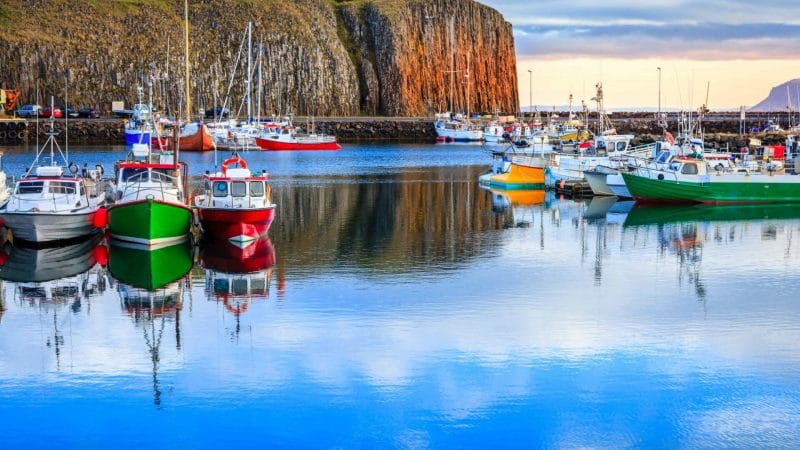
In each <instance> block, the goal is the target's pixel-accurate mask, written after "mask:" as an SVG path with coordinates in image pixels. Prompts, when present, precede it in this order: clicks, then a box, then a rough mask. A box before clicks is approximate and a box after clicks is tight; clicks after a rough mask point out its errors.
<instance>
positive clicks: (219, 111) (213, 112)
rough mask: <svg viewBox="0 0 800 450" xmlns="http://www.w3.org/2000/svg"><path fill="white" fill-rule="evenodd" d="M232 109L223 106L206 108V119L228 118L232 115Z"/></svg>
mask: <svg viewBox="0 0 800 450" xmlns="http://www.w3.org/2000/svg"><path fill="white" fill-rule="evenodd" d="M230 115H231V111H230V110H229V109H228V108H223V107H222V106H217V107H216V108H209V109H207V110H206V119H213V118H214V117H216V118H219V119H227V118H228V117H230Z"/></svg>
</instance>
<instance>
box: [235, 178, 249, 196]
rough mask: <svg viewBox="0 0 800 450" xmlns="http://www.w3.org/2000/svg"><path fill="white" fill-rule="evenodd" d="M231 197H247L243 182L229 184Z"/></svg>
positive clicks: (245, 185) (245, 186)
mask: <svg viewBox="0 0 800 450" xmlns="http://www.w3.org/2000/svg"><path fill="white" fill-rule="evenodd" d="M231 195H232V196H234V197H245V196H247V183H245V182H244V181H233V182H231Z"/></svg>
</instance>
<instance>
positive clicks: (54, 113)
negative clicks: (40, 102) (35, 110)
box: [39, 106, 64, 119]
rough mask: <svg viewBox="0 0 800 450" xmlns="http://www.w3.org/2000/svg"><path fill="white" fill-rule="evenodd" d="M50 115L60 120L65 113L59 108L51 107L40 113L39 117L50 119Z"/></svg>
mask: <svg viewBox="0 0 800 450" xmlns="http://www.w3.org/2000/svg"><path fill="white" fill-rule="evenodd" d="M50 115H52V116H53V117H55V118H56V119H60V118H62V117H64V112H63V111H61V108H59V107H55V108H52V109H50V107H49V106H48V107H47V108H44V109H42V110H41V111H40V112H39V117H50Z"/></svg>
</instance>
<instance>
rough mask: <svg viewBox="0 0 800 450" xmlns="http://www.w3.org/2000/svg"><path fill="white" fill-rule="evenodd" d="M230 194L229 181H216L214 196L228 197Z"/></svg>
mask: <svg viewBox="0 0 800 450" xmlns="http://www.w3.org/2000/svg"><path fill="white" fill-rule="evenodd" d="M227 196H228V182H227V181H215V182H214V197H227Z"/></svg>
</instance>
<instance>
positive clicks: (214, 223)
mask: <svg viewBox="0 0 800 450" xmlns="http://www.w3.org/2000/svg"><path fill="white" fill-rule="evenodd" d="M198 215H199V216H200V223H201V225H202V226H203V231H204V233H205V234H206V236H207V237H210V238H212V239H226V240H229V241H231V242H233V243H235V244H247V243H250V242H252V241H254V240H256V239H258V238H259V237H261V236H264V235H266V234H267V231H269V227H270V225H271V224H272V220H273V219H274V218H275V207H274V206H273V207H270V208H259V209H244V210H243V209H222V208H198Z"/></svg>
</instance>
